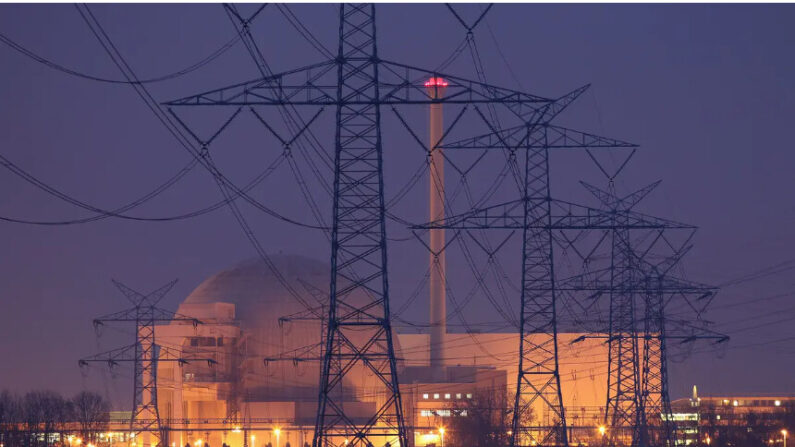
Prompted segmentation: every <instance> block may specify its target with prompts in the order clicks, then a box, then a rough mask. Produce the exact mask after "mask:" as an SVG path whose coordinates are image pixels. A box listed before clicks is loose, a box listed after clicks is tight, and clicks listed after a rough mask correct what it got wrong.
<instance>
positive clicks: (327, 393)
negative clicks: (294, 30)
mask: <svg viewBox="0 0 795 447" xmlns="http://www.w3.org/2000/svg"><path fill="white" fill-rule="evenodd" d="M375 36H376V35H375V5H372V4H370V5H366V4H357V5H342V6H341V7H340V34H339V53H338V55H337V65H338V66H337V82H338V84H337V105H336V106H337V111H336V113H337V116H336V127H337V131H336V136H335V151H334V153H335V163H334V199H333V200H334V208H333V214H334V221H333V228H332V235H331V239H332V240H331V293H330V294H329V297H330V303H329V309H330V311H329V318H328V323H327V331H328V332H327V335H326V338H325V348H324V350H323V353H324V355H323V363H322V366H321V368H322V372H321V374H322V376H321V379H320V399H319V403H318V411H317V419H316V422H315V436H314V439H313V441H312V444H313V445H314V446H315V447H321V446H330V445H340V444H341V443H343V442H349V443H350V444H352V445H354V446H358V445H363V446H371V445H379V446H380V445H384V443H392V444H395V443H399V445H401V446H407V445H409V444H408V436H407V432H406V427H405V425H404V420H403V406H402V401H401V398H400V391H399V389H398V378H397V364H396V360H395V349H394V345H393V343H392V329H391V322H390V319H389V281H388V279H387V271H386V261H387V252H386V250H387V247H386V225H385V219H384V212H385V211H384V178H383V160H382V145H381V110H380V105H379V103H378V100H379V98H380V92H379V87H380V85H379V77H378V63H377V62H378V52H377V46H376V40H375ZM351 273H353V274H351ZM363 296H366V297H367V299H366V301H367V303H366V304H362V303H361V300H362V298H363ZM357 366H358V367H364V368H366V369H368V370H370V371H371V372H372V373H373V374H374V375H375V376H376V377H377V378H378V379H379V380H380V381H381V383H382V385H383V388H385V392H384V394H383V401H382V402H378V403H377V404H376V405H377V406H376V412H375V414H374V415H373V416H372V417H371V418H368V419H366V420H364V421H361V420H356V419H354V418H353V417H351V416H349V415H348V414H346V411H345V409H344V403H343V400H342V399H343V395H344V393H343V379H345V377H346V375H347V374H348V373H349V372H350V371H351V370H352V369H353V368H355V367H357ZM348 438H351V439H350V440H349V441H344V440H345V439H348Z"/></svg>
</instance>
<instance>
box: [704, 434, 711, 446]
mask: <svg viewBox="0 0 795 447" xmlns="http://www.w3.org/2000/svg"><path fill="white" fill-rule="evenodd" d="M705 441H706V442H707V445H710V444H711V443H712V438H710V437H709V436H707V439H705Z"/></svg>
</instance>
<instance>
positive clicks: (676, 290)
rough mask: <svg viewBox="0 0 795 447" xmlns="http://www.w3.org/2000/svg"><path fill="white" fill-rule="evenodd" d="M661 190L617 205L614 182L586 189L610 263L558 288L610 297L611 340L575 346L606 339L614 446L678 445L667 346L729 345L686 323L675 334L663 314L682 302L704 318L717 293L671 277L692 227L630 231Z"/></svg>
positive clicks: (608, 417) (608, 421) (608, 420)
mask: <svg viewBox="0 0 795 447" xmlns="http://www.w3.org/2000/svg"><path fill="white" fill-rule="evenodd" d="M658 184H659V182H656V183H653V184H651V185H649V186H646V187H644V188H641V189H640V190H638V191H636V192H634V193H631V194H629V195H627V196H624V197H618V196H617V195H616V194H615V191H614V188H613V183H612V182H610V184H609V187H608V190H607V191H603V190H601V189H599V188H596V187H594V186H591V185H588V184H586V183H583V185H584V186H585V187H586V188H587V189H588V190H589V191H590V192H591V193H592V194H593V195H594V196H595V197H596V198H597V199H598V200H599V201H600V202H601V206H602V207H603V208H602V209H603V212H604V213H605V214H606V215H607V216H610V222H609V223H608V225H607V226H606V229H607V230H608V234H607V237H604V238H603V239H602V240H604V241H607V242H605V244H609V248H608V250H607V251H608V253H607V254H606V258H607V259H608V260H609V262H608V265H607V266H606V267H605V268H603V269H597V270H593V271H590V272H588V273H585V274H583V275H579V276H575V277H571V278H567V279H565V280H563V281H561V284H560V288H561V289H563V290H568V291H579V292H588V293H589V294H590V298H591V299H594V298H598V297H599V296H601V295H608V297H609V318H608V321H607V325H608V327H607V331H606V332H607V335H606V336H605V335H594V336H583V337H580V339H578V340H577V341H579V340H584V339H586V338H606V339H607V343H608V345H609V354H608V382H607V384H608V389H607V391H608V394H607V405H606V410H605V414H604V423H605V425H606V426H607V427H608V433H609V434H608V439H607V441H608V444H609V445H611V446H643V447H646V446H671V445H674V443H675V431H676V429H675V424H674V421H673V420H672V417H671V407H670V398H669V395H668V371H667V353H666V342H667V340H670V339H678V340H680V341H681V342H692V341H695V340H699V339H701V340H704V339H706V340H713V341H715V342H723V341H725V340H726V339H727V337H726V336H725V335H722V334H718V333H715V332H713V331H709V330H707V329H705V328H703V327H696V326H693V325H691V324H689V323H688V322H686V321H685V322H679V323H684V326H683V327H682V328H677V331H675V332H671V331H670V329H671V328H670V327H669V326H670V323H671V321H670V320H669V319H668V318H667V317H666V314H665V309H666V307H667V306H669V305H670V304H671V301H673V300H674V299H675V298H677V297H681V298H683V299H684V300H685V301H687V305H688V307H689V308H690V309H694V310H696V313H700V312H701V311H703V309H704V308H705V307H706V305H707V304H708V302H709V300H708V299H709V298H712V297H714V295H715V293H716V291H717V289H715V288H714V287H710V286H707V285H704V284H699V283H695V282H691V281H687V280H683V279H680V278H677V277H675V276H674V275H672V274H671V270H672V269H673V268H674V267H675V266H677V265H678V264H679V262H680V261H681V259H682V257H683V256H684V255H685V254H686V253H687V251H688V250H689V249H690V247H691V246H690V245H689V243H690V240H691V239H692V237H693V235H694V234H695V230H696V228H695V227H694V226H692V225H687V224H682V223H677V222H673V221H661V222H660V223H662V225H659V226H650V227H638V226H634V225H628V224H630V223H631V222H632V221H634V220H635V219H636V216H643V215H641V214H638V213H636V212H635V211H633V208H634V207H635V206H636V205H637V204H638V203H639V202H640V201H641V200H643V198H644V197H646V196H647V195H648V194H649V193H650V192H651V191H652V190H654V188H655V187H656V186H657V185H658ZM635 233H637V234H635ZM672 233H679V234H682V235H683V240H682V241H676V238H675V237H673V236H672ZM638 234H639V236H638ZM598 245H601V243H600V244H598ZM598 245H597V247H593V248H592V253H595V252H596V251H597V248H598ZM698 302H702V304H699V303H698ZM699 308H700V309H699ZM683 329H684V330H685V332H682V330H683Z"/></svg>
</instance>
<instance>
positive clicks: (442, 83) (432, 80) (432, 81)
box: [425, 77, 450, 87]
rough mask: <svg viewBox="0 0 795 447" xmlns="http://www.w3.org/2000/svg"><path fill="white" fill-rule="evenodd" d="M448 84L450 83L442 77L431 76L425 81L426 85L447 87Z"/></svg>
mask: <svg viewBox="0 0 795 447" xmlns="http://www.w3.org/2000/svg"><path fill="white" fill-rule="evenodd" d="M448 85H450V83H449V82H447V81H445V80H444V78H437V77H432V78H430V79H428V80H427V81H425V86H426V87H447V86H448Z"/></svg>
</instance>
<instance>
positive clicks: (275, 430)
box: [273, 428, 282, 436]
mask: <svg viewBox="0 0 795 447" xmlns="http://www.w3.org/2000/svg"><path fill="white" fill-rule="evenodd" d="M281 432H282V431H281V430H279V429H278V428H274V429H273V434H274V435H276V436H279V434H281Z"/></svg>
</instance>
